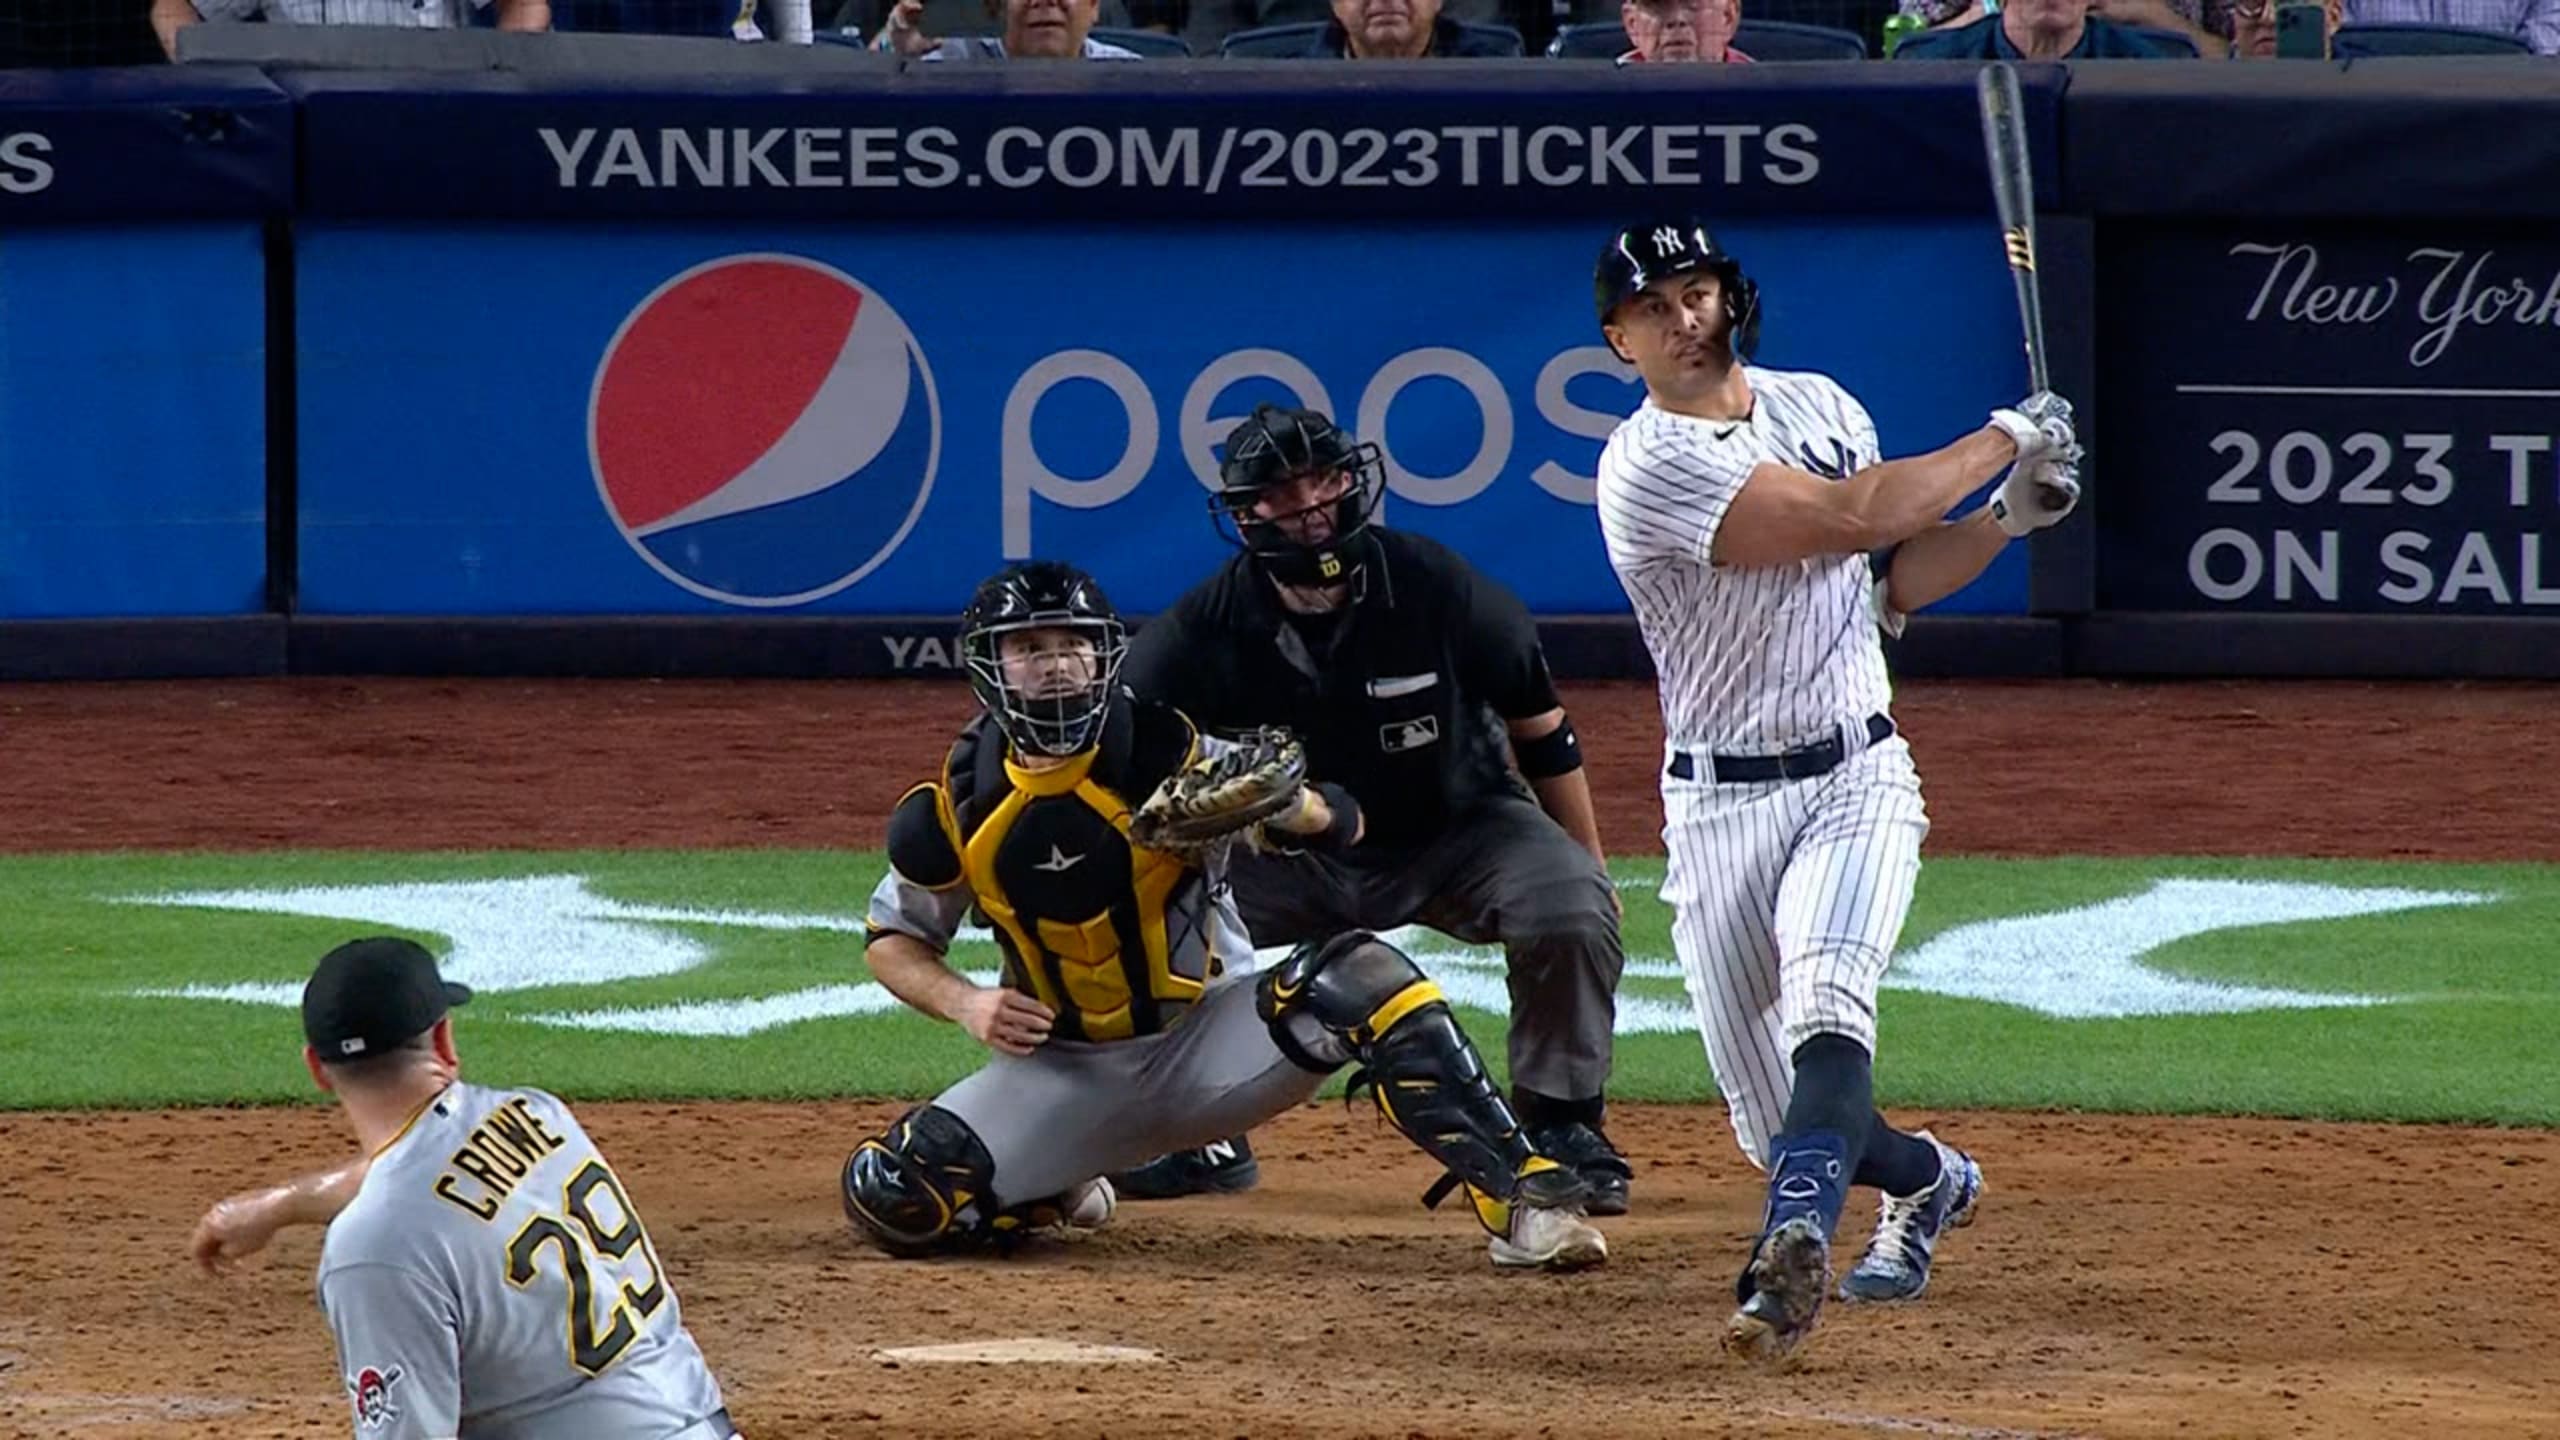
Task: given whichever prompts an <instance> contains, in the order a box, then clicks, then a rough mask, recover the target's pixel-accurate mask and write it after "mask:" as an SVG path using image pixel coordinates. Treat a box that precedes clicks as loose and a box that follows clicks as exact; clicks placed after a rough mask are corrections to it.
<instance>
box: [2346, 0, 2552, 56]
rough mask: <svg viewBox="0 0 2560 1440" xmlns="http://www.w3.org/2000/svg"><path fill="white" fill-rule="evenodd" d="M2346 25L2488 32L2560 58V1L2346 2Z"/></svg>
mask: <svg viewBox="0 0 2560 1440" xmlns="http://www.w3.org/2000/svg"><path fill="white" fill-rule="evenodd" d="M2346 23H2347V24H2349V25H2451V26H2456V27H2458V28H2460V29H2464V30H2487V31H2490V32H2492V33H2494V34H2499V35H2513V36H2514V37H2516V38H2517V39H2519V40H2522V41H2523V42H2524V44H2525V48H2526V49H2528V50H2531V51H2532V52H2533V53H2534V54H2536V55H2560V0H2346Z"/></svg>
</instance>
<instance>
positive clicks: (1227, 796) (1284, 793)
mask: <svg viewBox="0 0 2560 1440" xmlns="http://www.w3.org/2000/svg"><path fill="white" fill-rule="evenodd" d="M1306 784H1307V752H1306V751H1305V749H1304V748H1302V747H1301V746H1300V745H1299V744H1298V742H1297V741H1296V740H1295V739H1293V738H1291V736H1290V734H1289V732H1288V731H1286V730H1281V729H1277V728H1274V727H1265V728H1263V729H1261V730H1257V731H1255V732H1254V733H1253V734H1252V735H1250V736H1248V737H1246V738H1245V739H1244V740H1242V741H1239V742H1238V743H1236V744H1235V745H1233V746H1232V747H1222V748H1221V749H1220V750H1219V752H1218V753H1217V754H1215V755H1213V756H1209V757H1207V758H1204V759H1201V760H1197V761H1194V762H1193V763H1191V764H1190V765H1187V766H1185V767H1183V768H1182V769H1180V770H1177V771H1175V772H1174V773H1172V774H1171V775H1168V776H1166V777H1165V781H1164V783H1163V784H1161V785H1158V786H1157V787H1156V791H1155V793H1154V794H1152V795H1150V796H1148V797H1147V800H1146V803H1145V804H1143V805H1141V806H1139V807H1138V811H1137V814H1136V815H1134V816H1132V817H1131V818H1130V821H1129V838H1130V839H1132V840H1135V841H1136V842H1137V843H1138V844H1140V845H1143V846H1145V847H1146V848H1148V849H1150V850H1164V851H1170V852H1172V853H1174V854H1177V855H1190V856H1195V857H1196V856H1199V855H1203V854H1206V853H1207V852H1209V851H1210V850H1212V849H1214V848H1216V847H1217V845H1218V844H1219V842H1221V841H1224V840H1226V839H1228V838H1230V837H1232V836H1235V835H1237V834H1238V833H1239V832H1245V831H1251V830H1253V829H1255V828H1256V827H1258V826H1260V825H1261V823H1262V822H1263V821H1265V820H1268V819H1270V818H1271V817H1272V816H1274V815H1279V814H1283V813H1286V812H1287V811H1288V810H1289V809H1290V808H1291V807H1292V806H1294V805H1296V804H1297V803H1298V796H1299V793H1300V792H1301V791H1303V790H1304V789H1305V788H1306ZM1248 838H1250V837H1248Z"/></svg>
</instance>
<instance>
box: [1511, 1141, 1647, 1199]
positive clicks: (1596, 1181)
mask: <svg viewBox="0 0 2560 1440" xmlns="http://www.w3.org/2000/svg"><path fill="white" fill-rule="evenodd" d="M1527 1129H1528V1131H1529V1143H1530V1144H1531V1145H1534V1146H1536V1147H1537V1149H1538V1153H1539V1154H1541V1155H1544V1156H1546V1157H1547V1158H1548V1159H1550V1160H1553V1161H1555V1162H1556V1163H1558V1164H1560V1165H1562V1166H1564V1167H1565V1168H1566V1169H1568V1170H1571V1171H1572V1172H1574V1173H1575V1174H1577V1175H1579V1176H1581V1177H1582V1182H1583V1183H1584V1184H1586V1185H1588V1186H1590V1187H1591V1199H1590V1201H1589V1202H1588V1203H1587V1205H1586V1206H1585V1207H1584V1208H1585V1210H1586V1211H1587V1213H1589V1214H1593V1215H1624V1214H1626V1213H1627V1186H1628V1184H1629V1182H1631V1181H1633V1180H1634V1179H1635V1173H1636V1172H1635V1167H1634V1166H1632V1165H1629V1164H1628V1163H1627V1157H1626V1156H1624V1155H1621V1154H1619V1153H1618V1147H1617V1146H1615V1145H1612V1144H1610V1143H1609V1137H1608V1136H1606V1135H1603V1134H1601V1133H1600V1131H1599V1130H1598V1129H1596V1128H1595V1127H1593V1126H1589V1125H1585V1124H1583V1123H1582V1122H1581V1121H1579V1120H1577V1121H1573V1122H1571V1123H1569V1124H1564V1125H1531V1126H1529V1127H1527Z"/></svg>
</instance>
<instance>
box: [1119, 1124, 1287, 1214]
mask: <svg viewBox="0 0 2560 1440" xmlns="http://www.w3.org/2000/svg"><path fill="white" fill-rule="evenodd" d="M1261 1181H1262V1165H1261V1162H1259V1161H1257V1160H1255V1159H1254V1158H1253V1147H1252V1146H1251V1145H1250V1144H1248V1143H1246V1141H1245V1137H1243V1136H1242V1135H1238V1136H1236V1137H1234V1138H1233V1139H1229V1140H1212V1141H1210V1142H1209V1143H1208V1144H1206V1145H1203V1146H1201V1147H1199V1148H1198V1149H1196V1150H1176V1151H1174V1152H1173V1153H1172V1154H1170V1155H1159V1156H1157V1157H1156V1158H1155V1159H1153V1160H1150V1161H1148V1162H1147V1163H1146V1164H1144V1165H1141V1166H1139V1167H1137V1168H1136V1169H1134V1170H1124V1171H1122V1172H1120V1173H1119V1174H1117V1175H1114V1176H1112V1177H1111V1183H1112V1184H1113V1185H1114V1186H1116V1187H1118V1189H1119V1191H1120V1194H1121V1195H1122V1196H1123V1197H1124V1198H1127V1199H1130V1200H1174V1199H1179V1198H1180V1197H1182V1196H1185V1195H1232V1194H1235V1193H1237V1192H1238V1191H1243V1190H1250V1189H1252V1188H1253V1187H1254V1186H1255V1185H1257V1184H1260V1183H1261Z"/></svg>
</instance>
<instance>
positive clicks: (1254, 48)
mask: <svg viewBox="0 0 2560 1440" xmlns="http://www.w3.org/2000/svg"><path fill="white" fill-rule="evenodd" d="M1331 23H1332V22H1331V21H1325V20H1317V21H1307V22H1304V23H1301V24H1297V25H1262V26H1257V27H1255V28H1254V29H1251V30H1238V31H1235V32H1233V33H1231V34H1229V35H1228V36H1227V38H1225V39H1224V40H1221V41H1219V42H1218V54H1219V55H1220V56H1222V57H1224V58H1226V59H1229V60H1272V59H1282V60H1286V59H1298V58H1303V57H1305V56H1306V53H1307V49H1308V47H1309V46H1311V45H1313V44H1315V43H1316V36H1317V35H1318V34H1320V33H1322V32H1323V30H1324V27H1325V26H1326V25H1329V24H1331ZM1459 25H1460V27H1461V28H1463V29H1465V30H1466V31H1468V32H1469V33H1470V34H1475V35H1483V36H1490V37H1492V38H1493V39H1494V41H1495V42H1496V43H1498V44H1500V45H1504V46H1507V47H1508V49H1507V51H1506V53H1508V54H1512V55H1525V54H1527V53H1528V43H1527V42H1526V41H1524V40H1522V39H1521V38H1520V32H1519V31H1517V30H1515V29H1513V28H1511V27H1510V26H1508V25H1481V24H1475V23H1471V22H1468V21H1463V20H1462V21H1460V22H1459Z"/></svg>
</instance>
